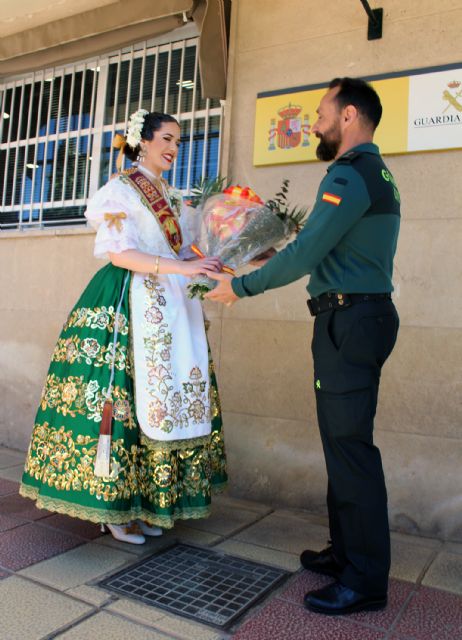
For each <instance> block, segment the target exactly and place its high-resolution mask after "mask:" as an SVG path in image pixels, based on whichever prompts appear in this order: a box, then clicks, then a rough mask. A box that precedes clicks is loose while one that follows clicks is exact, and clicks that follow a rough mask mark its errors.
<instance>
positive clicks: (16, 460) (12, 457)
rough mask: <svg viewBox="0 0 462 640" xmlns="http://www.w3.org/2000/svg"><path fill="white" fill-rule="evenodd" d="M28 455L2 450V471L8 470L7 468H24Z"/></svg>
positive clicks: (0, 463) (0, 453)
mask: <svg viewBox="0 0 462 640" xmlns="http://www.w3.org/2000/svg"><path fill="white" fill-rule="evenodd" d="M25 459H26V454H25V453H21V452H19V451H12V450H11V449H1V450H0V469H6V468H7V467H15V466H17V465H19V464H22V465H23V467H24V461H25Z"/></svg>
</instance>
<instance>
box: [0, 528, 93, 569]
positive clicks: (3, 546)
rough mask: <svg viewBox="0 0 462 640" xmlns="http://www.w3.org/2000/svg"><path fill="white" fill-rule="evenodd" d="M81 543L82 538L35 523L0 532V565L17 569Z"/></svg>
mask: <svg viewBox="0 0 462 640" xmlns="http://www.w3.org/2000/svg"><path fill="white" fill-rule="evenodd" d="M80 544H82V539H81V538H77V537H76V536H73V535H70V534H68V533H63V532H62V531H57V530H53V529H45V528H43V527H40V526H39V525H38V524H36V523H28V524H25V525H21V526H20V527H17V528H15V529H10V530H9V531H4V532H3V533H0V565H2V566H3V567H6V568H7V569H12V570H13V571H18V570H19V569H23V568H24V567H28V566H30V565H31V564H34V563H36V562H40V561H42V560H45V559H46V558H51V557H52V556H56V555H57V554H59V553H63V552H64V551H67V550H68V549H72V548H73V547H76V546H78V545H80Z"/></svg>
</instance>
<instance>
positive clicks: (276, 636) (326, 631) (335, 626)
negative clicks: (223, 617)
mask: <svg viewBox="0 0 462 640" xmlns="http://www.w3.org/2000/svg"><path fill="white" fill-rule="evenodd" d="M232 638H233V640H383V639H384V638H385V635H384V633H383V631H378V630H376V629H370V628H367V627H364V626H362V625H360V624H357V623H355V622H352V621H350V620H348V619H345V618H335V617H332V616H330V617H328V616H321V615H317V614H315V613H312V612H311V611H307V610H306V609H305V608H303V607H300V606H297V605H294V604H292V603H290V602H283V601H282V600H278V599H277V598H275V599H274V600H271V601H270V603H269V604H268V605H266V606H265V607H264V608H263V609H262V610H261V611H260V612H259V613H257V614H256V615H255V616H254V617H252V618H250V619H249V620H248V621H247V622H245V623H244V624H243V625H242V627H240V628H239V630H238V631H237V633H235V634H234V635H233V636H232Z"/></svg>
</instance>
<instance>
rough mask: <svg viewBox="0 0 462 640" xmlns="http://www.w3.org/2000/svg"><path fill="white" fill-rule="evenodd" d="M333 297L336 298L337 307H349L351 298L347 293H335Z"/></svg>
mask: <svg viewBox="0 0 462 640" xmlns="http://www.w3.org/2000/svg"><path fill="white" fill-rule="evenodd" d="M335 297H336V298H337V301H336V302H337V304H336V308H337V309H346V308H347V307H351V298H350V296H349V295H348V293H337V294H336V295H335Z"/></svg>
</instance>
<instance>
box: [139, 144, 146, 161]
mask: <svg viewBox="0 0 462 640" xmlns="http://www.w3.org/2000/svg"><path fill="white" fill-rule="evenodd" d="M138 157H139V159H140V160H143V158H145V157H146V147H145V145H144V144H140V150H139V152H138Z"/></svg>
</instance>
